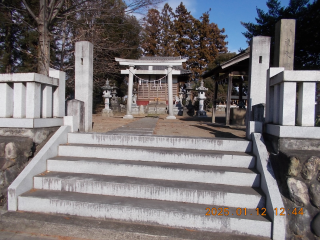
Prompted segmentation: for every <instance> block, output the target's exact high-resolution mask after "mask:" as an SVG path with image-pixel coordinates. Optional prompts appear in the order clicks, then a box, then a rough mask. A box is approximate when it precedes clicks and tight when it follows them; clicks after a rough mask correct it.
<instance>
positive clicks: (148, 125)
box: [107, 117, 158, 135]
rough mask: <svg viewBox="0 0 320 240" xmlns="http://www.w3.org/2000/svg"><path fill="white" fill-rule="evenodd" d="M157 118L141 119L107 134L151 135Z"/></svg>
mask: <svg viewBox="0 0 320 240" xmlns="http://www.w3.org/2000/svg"><path fill="white" fill-rule="evenodd" d="M157 122H158V118H151V117H147V118H141V119H139V120H137V121H134V122H131V123H129V124H127V125H125V126H122V127H119V128H116V129H114V130H112V131H109V132H107V134H110V135H152V134H153V131H154V129H155V127H156V125H157Z"/></svg>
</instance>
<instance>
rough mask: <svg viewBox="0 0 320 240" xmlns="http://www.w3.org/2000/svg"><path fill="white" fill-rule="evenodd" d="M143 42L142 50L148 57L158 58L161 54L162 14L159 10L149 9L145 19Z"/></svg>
mask: <svg viewBox="0 0 320 240" xmlns="http://www.w3.org/2000/svg"><path fill="white" fill-rule="evenodd" d="M143 21H144V23H143V28H144V31H143V41H142V43H141V48H142V49H143V53H144V55H146V56H158V55H159V54H160V32H161V27H162V26H161V21H160V12H159V11H158V10H157V9H153V8H152V9H149V11H148V14H147V16H146V17H145V18H143Z"/></svg>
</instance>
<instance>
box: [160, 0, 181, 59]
mask: <svg viewBox="0 0 320 240" xmlns="http://www.w3.org/2000/svg"><path fill="white" fill-rule="evenodd" d="M173 18H174V13H173V11H172V8H171V7H170V6H169V4H168V3H166V4H165V5H164V7H163V9H162V12H161V15H160V24H161V29H160V36H159V38H160V39H159V40H160V49H159V55H161V56H177V55H178V54H177V53H176V51H175V48H174V41H175V36H174V31H173Z"/></svg>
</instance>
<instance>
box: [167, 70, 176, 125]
mask: <svg viewBox="0 0 320 240" xmlns="http://www.w3.org/2000/svg"><path fill="white" fill-rule="evenodd" d="M168 106H169V116H167V117H166V119H176V117H175V116H174V115H173V95H172V66H168Z"/></svg>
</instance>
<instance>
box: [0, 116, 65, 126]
mask: <svg viewBox="0 0 320 240" xmlns="http://www.w3.org/2000/svg"><path fill="white" fill-rule="evenodd" d="M62 125H63V118H0V127H9V128H43V127H60V126H62Z"/></svg>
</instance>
